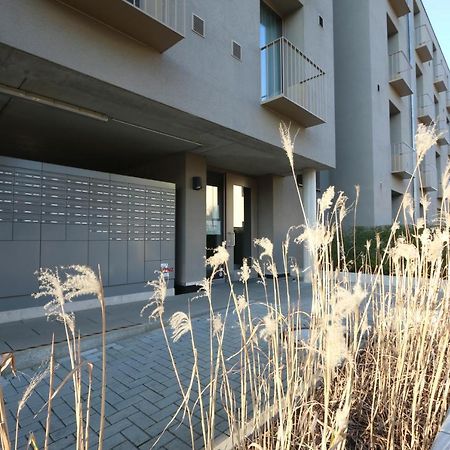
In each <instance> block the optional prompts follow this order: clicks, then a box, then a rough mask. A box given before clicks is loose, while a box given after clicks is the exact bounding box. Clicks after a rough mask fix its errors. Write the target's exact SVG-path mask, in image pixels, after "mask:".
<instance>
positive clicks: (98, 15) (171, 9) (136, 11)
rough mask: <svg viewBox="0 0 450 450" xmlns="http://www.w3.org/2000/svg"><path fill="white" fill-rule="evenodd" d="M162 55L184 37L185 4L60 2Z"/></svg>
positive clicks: (170, 0) (173, 0) (174, 0)
mask: <svg viewBox="0 0 450 450" xmlns="http://www.w3.org/2000/svg"><path fill="white" fill-rule="evenodd" d="M59 1H60V2H62V3H65V4H67V5H69V6H71V7H72V8H75V9H77V10H78V11H81V12H82V13H84V14H87V15H89V16H91V17H93V18H94V19H96V20H98V21H100V22H103V23H104V24H106V25H108V26H110V27H113V28H115V29H116V30H118V31H120V32H121V33H123V34H126V35H128V36H130V37H131V38H133V39H136V40H137V41H139V42H141V43H143V44H145V45H148V46H150V47H153V48H154V49H155V50H157V51H159V52H160V53H163V52H164V51H166V50H168V49H169V48H170V47H172V46H174V45H175V44H176V43H177V42H179V41H180V40H181V39H183V37H184V16H185V14H184V10H185V3H184V1H185V0H95V1H93V0H59Z"/></svg>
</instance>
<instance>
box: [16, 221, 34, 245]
mask: <svg viewBox="0 0 450 450" xmlns="http://www.w3.org/2000/svg"><path fill="white" fill-rule="evenodd" d="M13 227H14V228H13V239H14V240H15V241H38V240H39V239H40V238H41V225H40V224H39V223H21V222H18V223H17V222H16V223H14V225H13Z"/></svg>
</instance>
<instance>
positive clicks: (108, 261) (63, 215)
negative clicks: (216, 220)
mask: <svg viewBox="0 0 450 450" xmlns="http://www.w3.org/2000/svg"><path fill="white" fill-rule="evenodd" d="M71 264H87V265H90V266H91V267H93V268H97V266H98V265H100V267H101V271H102V277H103V283H104V285H105V286H117V285H127V284H136V283H139V284H142V287H143V288H144V283H145V282H146V281H147V280H152V279H154V278H155V277H156V275H155V273H154V272H155V271H157V270H161V269H162V268H164V272H166V274H167V275H166V276H167V278H169V284H170V287H172V286H173V279H174V275H175V274H174V267H175V185H174V184H172V183H163V182H159V181H152V180H146V179H140V178H134V177H127V176H122V175H114V174H109V173H102V172H93V171H88V170H82V169H76V168H69V167H63V166H57V165H52V164H45V163H37V162H32V161H25V160H18V159H15V158H4V157H0V298H1V297H13V296H21V295H29V294H30V293H32V292H36V290H37V287H38V286H37V280H36V275H35V271H36V270H38V269H39V268H40V267H49V268H54V267H55V266H67V265H71Z"/></svg>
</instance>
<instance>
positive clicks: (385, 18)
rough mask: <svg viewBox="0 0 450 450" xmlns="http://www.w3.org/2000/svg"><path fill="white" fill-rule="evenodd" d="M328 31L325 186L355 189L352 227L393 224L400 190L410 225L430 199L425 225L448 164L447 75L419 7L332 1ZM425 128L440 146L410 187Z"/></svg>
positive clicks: (401, 0)
mask: <svg viewBox="0 0 450 450" xmlns="http://www.w3.org/2000/svg"><path fill="white" fill-rule="evenodd" d="M334 31H335V34H334V42H335V61H336V76H335V86H336V159H337V164H336V170H333V171H331V174H330V182H331V184H334V185H336V187H337V188H338V189H339V190H344V191H345V192H347V193H354V186H355V185H359V186H360V188H361V196H360V202H359V205H358V210H357V221H358V224H359V225H364V226H375V225H388V224H390V223H392V220H393V219H394V218H395V217H396V213H397V211H398V208H399V206H400V204H401V199H402V196H403V194H404V193H405V192H406V191H407V189H409V191H410V193H411V194H412V195H413V196H414V198H415V202H416V213H417V217H419V216H422V215H423V208H422V207H421V206H420V198H421V196H422V194H426V195H428V196H429V199H430V201H431V207H430V210H429V211H428V214H427V220H430V221H432V220H433V218H435V217H436V215H437V213H438V211H439V204H440V197H441V196H442V189H440V181H441V176H442V172H443V170H444V169H445V167H446V165H447V160H448V132H449V127H448V118H447V113H448V109H447V106H448V98H449V96H448V95H449V94H448V92H447V91H448V79H449V76H450V72H449V69H448V66H447V63H446V61H445V58H444V56H443V53H442V51H441V49H440V47H439V42H438V40H437V38H436V36H435V34H434V32H433V28H432V25H431V23H430V21H429V19H428V16H427V14H426V11H425V9H424V6H423V4H422V2H421V1H420V0H417V1H409V0H383V1H377V2H371V1H368V0H364V1H360V2H354V1H352V0H337V1H336V2H335V8H334ZM432 121H433V122H436V126H437V129H438V130H439V131H441V132H443V133H445V135H444V138H443V139H441V140H440V141H439V143H438V144H439V145H437V146H436V147H435V148H433V149H431V150H430V151H429V152H428V154H427V155H426V158H425V160H424V161H423V163H422V164H421V167H420V170H419V171H417V172H416V173H415V174H414V179H413V180H412V181H411V183H410V178H411V176H412V175H413V171H414V167H415V164H416V155H415V153H414V150H413V146H414V142H413V140H414V134H415V131H416V128H417V123H418V122H422V123H425V124H429V123H431V122H432ZM419 173H420V177H419ZM419 178H420V180H421V184H422V188H421V187H420V181H419Z"/></svg>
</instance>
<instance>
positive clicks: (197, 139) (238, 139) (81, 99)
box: [0, 44, 317, 175]
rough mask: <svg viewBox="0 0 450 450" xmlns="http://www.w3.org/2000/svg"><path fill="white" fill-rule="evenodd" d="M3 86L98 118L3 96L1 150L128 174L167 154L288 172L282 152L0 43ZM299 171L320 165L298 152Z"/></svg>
mask: <svg viewBox="0 0 450 450" xmlns="http://www.w3.org/2000/svg"><path fill="white" fill-rule="evenodd" d="M0 83H1V84H3V85H6V86H10V87H12V88H17V89H20V90H21V91H25V92H31V93H34V94H36V95H40V96H45V97H46V98H51V99H55V100H56V101H59V102H65V103H67V104H69V105H74V106H77V107H80V108H85V109H87V110H91V111H94V112H98V113H101V114H102V115H105V116H107V117H108V120H107V121H100V120H95V119H93V118H91V117H86V116H83V115H80V114H76V113H74V112H71V111H67V110H61V109H58V108H55V107H52V106H48V105H45V104H39V103H37V102H34V101H29V100H27V99H24V98H18V97H17V96H14V95H7V94H5V93H4V94H0V153H1V154H2V155H8V156H15V157H20V158H26V159H32V160H39V161H47V162H53V163H58V164H66V165H74V166H78V167H84V168H90V169H95V170H104V171H111V172H118V173H126V172H127V171H128V169H129V168H130V167H135V166H136V165H139V164H146V163H149V162H151V161H152V160H154V158H158V157H159V156H163V155H164V156H167V155H170V154H171V153H180V152H193V153H199V154H202V155H203V156H205V158H206V160H207V162H208V164H209V165H210V166H214V167H216V168H221V169H223V170H229V171H235V172H240V173H245V174H248V175H265V174H277V175H285V174H288V173H289V172H290V168H289V165H288V160H287V158H286V155H285V154H284V151H283V149H282V148H280V147H276V146H273V145H270V144H268V143H265V142H262V141H259V140H257V139H254V138H251V137H249V136H246V135H243V134H241V133H238V132H236V131H234V130H231V129H228V128H225V127H223V126H220V125H218V124H216V123H213V122H211V121H208V120H205V119H202V118H199V117H196V116H193V115H191V114H188V113H186V112H183V111H180V110H177V109H174V108H172V107H170V106H167V105H163V104H161V103H158V102H155V101H152V100H151V99H148V98H144V97H141V96H138V95H136V94H133V93H131V92H129V91H126V90H123V89H120V88H117V87H115V86H112V85H110V84H107V83H104V82H102V81H100V80H97V79H93V78H91V77H88V76H86V75H83V74H80V73H78V72H75V71H73V70H69V69H66V68H64V67H61V66H58V65H56V64H54V63H51V62H49V61H46V60H43V59H40V58H37V57H35V56H33V55H29V54H27V53H24V52H21V51H18V50H16V49H13V48H11V47H8V46H5V45H3V44H0ZM295 163H296V167H297V168H299V169H300V168H303V167H313V166H316V167H317V163H313V162H312V161H310V160H308V159H307V158H304V157H302V156H300V155H296V157H295Z"/></svg>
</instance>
